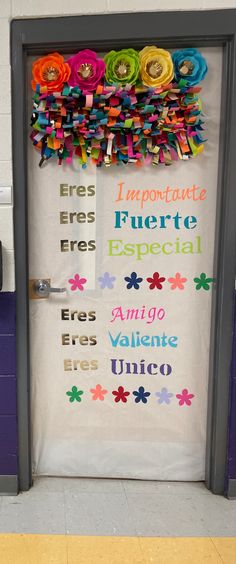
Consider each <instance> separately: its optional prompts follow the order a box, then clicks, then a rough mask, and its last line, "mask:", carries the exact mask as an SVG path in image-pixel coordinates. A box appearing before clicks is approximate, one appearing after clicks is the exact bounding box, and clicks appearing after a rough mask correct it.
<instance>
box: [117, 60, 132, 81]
mask: <svg viewBox="0 0 236 564" xmlns="http://www.w3.org/2000/svg"><path fill="white" fill-rule="evenodd" d="M115 72H116V76H118V78H125V77H126V76H127V75H128V74H129V72H130V65H129V63H127V62H126V61H118V63H117V64H116V66H115Z"/></svg>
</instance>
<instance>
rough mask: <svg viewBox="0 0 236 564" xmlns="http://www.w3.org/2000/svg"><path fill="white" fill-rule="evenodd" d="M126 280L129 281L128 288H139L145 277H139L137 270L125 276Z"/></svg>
mask: <svg viewBox="0 0 236 564" xmlns="http://www.w3.org/2000/svg"><path fill="white" fill-rule="evenodd" d="M124 280H125V281H126V282H128V284H127V286H126V287H127V290H130V289H131V288H135V290H139V284H140V283H141V282H142V281H143V278H138V275H137V272H131V274H130V276H125V278H124Z"/></svg>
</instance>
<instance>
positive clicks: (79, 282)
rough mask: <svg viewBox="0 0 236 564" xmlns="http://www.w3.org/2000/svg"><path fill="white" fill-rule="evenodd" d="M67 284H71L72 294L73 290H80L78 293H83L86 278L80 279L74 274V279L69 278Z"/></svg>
mask: <svg viewBox="0 0 236 564" xmlns="http://www.w3.org/2000/svg"><path fill="white" fill-rule="evenodd" d="M68 282H69V283H70V284H71V290H72V292H74V291H75V290H80V292H83V291H84V284H86V282H87V278H81V277H80V275H79V274H75V275H74V278H70V279H69V280H68Z"/></svg>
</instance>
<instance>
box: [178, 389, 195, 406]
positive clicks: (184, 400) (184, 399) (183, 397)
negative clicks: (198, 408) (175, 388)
mask: <svg viewBox="0 0 236 564" xmlns="http://www.w3.org/2000/svg"><path fill="white" fill-rule="evenodd" d="M176 397H177V398H178V400H179V405H184V404H186V405H191V404H192V402H191V399H192V398H194V397H195V396H194V394H190V393H189V391H188V390H187V389H186V388H185V389H184V390H182V393H181V394H176Z"/></svg>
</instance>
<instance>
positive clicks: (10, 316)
mask: <svg viewBox="0 0 236 564" xmlns="http://www.w3.org/2000/svg"><path fill="white" fill-rule="evenodd" d="M127 6H128V10H127ZM163 8H165V10H177V9H179V10H204V9H220V8H224V9H225V8H236V0H179V1H178V2H177V0H168V3H165V4H163V1H162V0H145V2H143V0H129V2H128V3H127V1H126V0H86V2H82V1H80V0H67V1H66V2H65V1H64V0H57V2H56V3H55V2H53V1H51V2H49V1H48V0H40V2H38V1H37V0H0V76H1V85H0V131H1V135H0V186H4V185H6V186H9V185H11V184H12V161H11V154H12V153H11V104H10V94H11V92H10V49H9V29H10V26H9V22H10V20H11V18H19V17H22V18H25V17H44V16H60V15H73V14H74V15H79V14H89V13H109V12H126V11H129V12H135V11H136V12H138V11H144V10H146V11H149V10H150V11H160V10H163ZM12 233H13V228H12V206H1V205H0V240H2V243H3V262H4V287H3V292H2V293H1V294H0V475H2V474H15V473H16V470H17V465H16V460H17V457H16V452H17V426H16V380H15V352H14V351H15V336H14V333H15V323H14V315H15V309H14V303H15V302H14V300H15V296H14V290H15V283H14V249H13V236H12ZM231 440H234V441H235V437H234V439H231ZM235 465H236V461H235ZM233 472H235V475H232V476H231V477H234V478H236V468H235V467H234V470H233V466H232V464H231V474H232V473H233Z"/></svg>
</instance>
